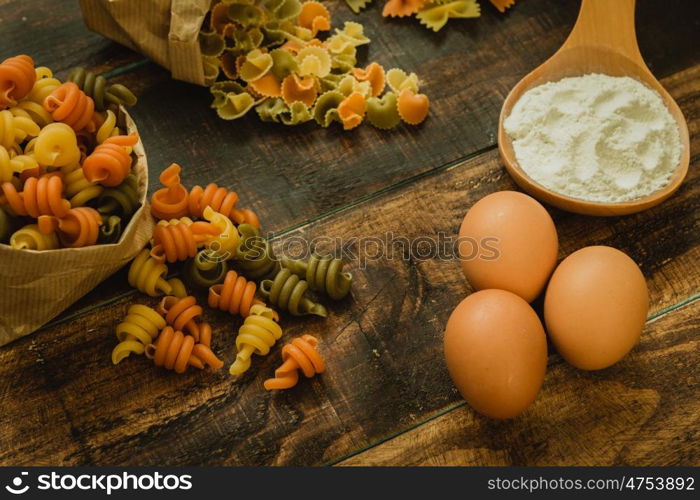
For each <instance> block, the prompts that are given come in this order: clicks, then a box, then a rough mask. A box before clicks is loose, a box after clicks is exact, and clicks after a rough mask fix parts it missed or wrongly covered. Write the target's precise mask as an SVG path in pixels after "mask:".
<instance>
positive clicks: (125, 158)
mask: <svg viewBox="0 0 700 500" xmlns="http://www.w3.org/2000/svg"><path fill="white" fill-rule="evenodd" d="M138 140H139V137H138V135H136V132H132V133H131V134H129V135H117V136H114V137H110V138H108V139H105V141H104V142H103V143H102V144H100V145H99V146H97V147H96V148H95V150H94V151H93V152H92V154H91V155H90V156H88V157H87V158H85V161H84V162H83V173H84V174H85V178H86V179H87V180H88V181H90V182H98V183H100V184H102V185H103V186H107V187H114V186H118V185H119V184H121V183H122V182H124V179H126V177H127V176H128V175H129V173H130V172H131V154H130V153H131V150H130V148H131V147H132V146H133V145H134V144H136V142H137V141H138Z"/></svg>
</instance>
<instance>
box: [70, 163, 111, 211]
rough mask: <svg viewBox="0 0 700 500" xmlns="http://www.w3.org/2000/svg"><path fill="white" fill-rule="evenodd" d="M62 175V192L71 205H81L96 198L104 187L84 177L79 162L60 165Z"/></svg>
mask: <svg viewBox="0 0 700 500" xmlns="http://www.w3.org/2000/svg"><path fill="white" fill-rule="evenodd" d="M61 174H62V175H63V184H64V190H65V191H64V194H65V196H66V198H68V201H69V202H70V204H71V206H72V207H82V206H85V205H87V204H88V203H90V202H91V201H92V200H94V199H96V198H98V197H99V196H100V195H101V194H102V191H104V187H102V186H100V185H99V184H97V183H96V182H90V181H89V180H87V179H86V178H85V174H84V173H83V169H82V168H81V166H80V164H79V163H75V164H73V165H65V166H63V167H61Z"/></svg>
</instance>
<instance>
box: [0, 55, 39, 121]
mask: <svg viewBox="0 0 700 500" xmlns="http://www.w3.org/2000/svg"><path fill="white" fill-rule="evenodd" d="M35 81H36V72H35V71H34V61H33V60H32V58H31V57H29V56H26V55H21V56H15V57H10V58H9V59H5V60H4V61H3V62H2V63H0V109H4V108H6V107H7V106H8V105H14V104H15V103H16V102H17V101H19V100H20V99H22V98H23V97H24V96H26V95H27V94H28V93H29V92H30V91H31V90H32V87H33V86H34V82H35Z"/></svg>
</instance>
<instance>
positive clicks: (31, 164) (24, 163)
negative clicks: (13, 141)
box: [0, 146, 39, 182]
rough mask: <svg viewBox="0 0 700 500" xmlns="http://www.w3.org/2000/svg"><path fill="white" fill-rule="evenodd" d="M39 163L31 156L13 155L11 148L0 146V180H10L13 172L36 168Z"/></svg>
mask: <svg viewBox="0 0 700 500" xmlns="http://www.w3.org/2000/svg"><path fill="white" fill-rule="evenodd" d="M38 166H39V164H38V163H37V161H36V159H35V158H34V157H33V156H29V155H15V154H14V151H13V150H7V149H6V148H5V147H4V146H0V182H10V181H11V180H12V179H13V178H14V174H16V173H21V172H23V171H25V170H30V169H34V168H37V167H38Z"/></svg>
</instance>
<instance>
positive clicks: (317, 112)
mask: <svg viewBox="0 0 700 500" xmlns="http://www.w3.org/2000/svg"><path fill="white" fill-rule="evenodd" d="M344 100H345V96H344V95H343V94H341V93H340V92H338V91H337V90H331V91H329V92H326V93H325V94H322V95H321V96H320V97H319V98H318V101H316V106H314V120H316V123H318V124H319V125H321V126H322V127H329V126H330V124H331V123H332V122H334V121H338V122H339V121H340V116H338V106H340V103H341V102H343V101H344Z"/></svg>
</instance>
